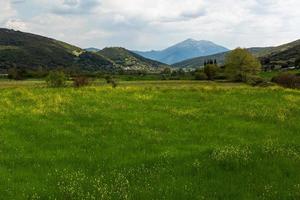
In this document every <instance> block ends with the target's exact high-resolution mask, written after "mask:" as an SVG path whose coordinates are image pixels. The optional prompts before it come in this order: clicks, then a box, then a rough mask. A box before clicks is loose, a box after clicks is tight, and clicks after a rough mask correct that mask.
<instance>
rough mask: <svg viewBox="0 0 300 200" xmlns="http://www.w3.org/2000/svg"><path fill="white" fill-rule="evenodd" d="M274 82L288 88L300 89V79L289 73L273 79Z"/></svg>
mask: <svg viewBox="0 0 300 200" xmlns="http://www.w3.org/2000/svg"><path fill="white" fill-rule="evenodd" d="M272 82H274V83H277V84H278V85H281V86H283V87H287V88H300V77H299V76H297V75H296V74H292V73H288V72H287V73H282V74H279V75H277V76H275V77H273V78H272Z"/></svg>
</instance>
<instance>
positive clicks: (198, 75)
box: [195, 72, 208, 81]
mask: <svg viewBox="0 0 300 200" xmlns="http://www.w3.org/2000/svg"><path fill="white" fill-rule="evenodd" d="M195 79H196V80H199V81H201V80H207V79H208V77H207V75H206V74H205V73H204V72H196V73H195Z"/></svg>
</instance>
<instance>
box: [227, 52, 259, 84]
mask: <svg viewBox="0 0 300 200" xmlns="http://www.w3.org/2000/svg"><path fill="white" fill-rule="evenodd" d="M225 66H226V68H225V70H226V75H227V77H228V78H229V79H231V80H234V81H243V82H246V81H247V77H248V76H255V75H257V74H258V73H259V72H260V71H261V64H260V62H259V61H258V59H256V58H255V57H254V56H253V55H252V54H251V53H250V52H248V51H247V50H246V49H242V48H237V49H235V50H233V51H232V52H231V53H230V54H229V55H228V56H227V57H226V59H225Z"/></svg>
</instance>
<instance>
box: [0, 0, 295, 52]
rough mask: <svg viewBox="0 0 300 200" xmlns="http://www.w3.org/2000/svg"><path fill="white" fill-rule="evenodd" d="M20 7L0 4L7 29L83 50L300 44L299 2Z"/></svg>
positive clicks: (124, 0)
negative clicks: (199, 43) (189, 41)
mask: <svg viewBox="0 0 300 200" xmlns="http://www.w3.org/2000/svg"><path fill="white" fill-rule="evenodd" d="M17 1H18V3H16V0H14V3H12V2H13V1H11V3H10V2H9V0H1V1H0V12H1V15H0V23H1V24H2V25H6V26H10V27H14V28H17V29H21V30H28V31H30V32H34V33H38V34H43V35H46V36H50V37H55V38H57V39H61V40H64V41H67V42H70V43H73V44H76V45H80V46H82V47H88V46H95V47H100V48H101V47H104V46H124V47H127V48H130V49H159V48H163V47H167V46H168V45H171V44H173V43H175V42H178V41H180V40H183V39H186V38H195V39H207V40H212V41H214V42H217V43H220V44H223V45H226V46H227V47H230V48H234V47H236V46H243V47H249V46H266V45H277V44H281V43H284V42H289V41H292V40H296V39H298V38H300V27H299V26H298V24H300V12H298V8H299V7H300V1H299V0H214V1H211V0H152V1H149V0H51V1H49V0H17ZM22 2H23V3H22ZM22 5H23V6H22ZM16 11H17V12H16ZM33 13H34V16H33Z"/></svg>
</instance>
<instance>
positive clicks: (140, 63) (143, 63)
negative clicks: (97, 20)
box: [97, 47, 169, 71]
mask: <svg viewBox="0 0 300 200" xmlns="http://www.w3.org/2000/svg"><path fill="white" fill-rule="evenodd" d="M97 54H99V55H102V56H104V57H106V58H109V59H110V60H112V61H113V62H115V63H116V64H117V65H120V66H123V68H124V69H127V70H147V71H156V70H157V69H159V68H161V69H162V68H164V67H169V66H168V65H166V64H163V63H160V62H157V61H153V60H150V59H147V58H144V57H142V56H140V55H138V54H135V53H133V52H131V51H129V50H127V49H124V48H120V47H110V48H105V49H103V50H101V51H98V52H97Z"/></svg>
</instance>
